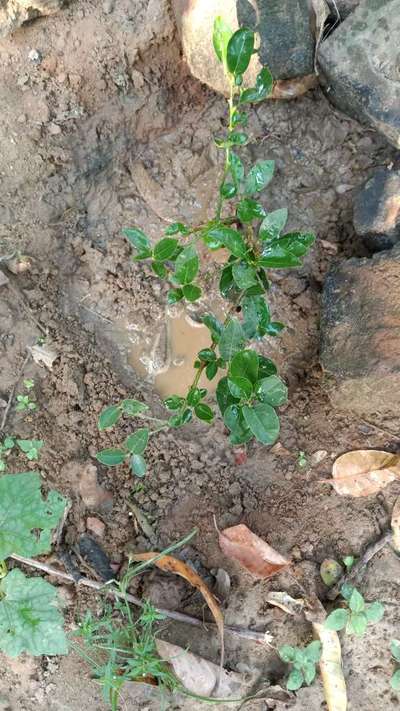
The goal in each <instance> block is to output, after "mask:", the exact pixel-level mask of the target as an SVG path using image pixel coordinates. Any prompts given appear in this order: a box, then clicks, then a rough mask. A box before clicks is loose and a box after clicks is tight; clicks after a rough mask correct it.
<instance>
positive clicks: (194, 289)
mask: <svg viewBox="0 0 400 711" xmlns="http://www.w3.org/2000/svg"><path fill="white" fill-rule="evenodd" d="M182 291H183V296H184V297H185V299H186V300H187V301H190V302H191V303H192V302H193V301H197V299H200V296H201V289H200V287H199V286H196V284H185V286H184V287H183V289H182Z"/></svg>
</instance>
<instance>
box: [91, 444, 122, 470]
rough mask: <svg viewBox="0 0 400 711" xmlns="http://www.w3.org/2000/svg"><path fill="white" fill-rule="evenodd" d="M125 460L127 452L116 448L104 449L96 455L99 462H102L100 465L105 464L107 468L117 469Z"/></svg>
mask: <svg viewBox="0 0 400 711" xmlns="http://www.w3.org/2000/svg"><path fill="white" fill-rule="evenodd" d="M125 458H126V452H124V451H123V450H122V449H118V448H116V447H110V448H109V449H102V450H101V451H100V452H97V454H96V459H97V461H98V462H100V464H105V465H106V467H116V466H117V465H118V464H122V462H123V461H125Z"/></svg>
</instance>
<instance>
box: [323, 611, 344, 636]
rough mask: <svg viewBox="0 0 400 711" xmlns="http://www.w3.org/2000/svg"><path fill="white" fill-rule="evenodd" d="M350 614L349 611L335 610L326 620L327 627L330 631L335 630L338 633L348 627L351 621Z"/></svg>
mask: <svg viewBox="0 0 400 711" xmlns="http://www.w3.org/2000/svg"><path fill="white" fill-rule="evenodd" d="M349 616H350V613H349V611H348V610H346V609H344V608H342V607H339V608H338V609H337V610H333V612H331V613H330V614H329V615H328V617H327V618H326V620H325V625H324V626H325V627H326V628H327V629H328V630H334V631H336V632H338V631H339V630H342V629H343V628H344V627H346V624H347V622H348V620H349Z"/></svg>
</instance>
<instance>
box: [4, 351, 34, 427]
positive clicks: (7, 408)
mask: <svg viewBox="0 0 400 711" xmlns="http://www.w3.org/2000/svg"><path fill="white" fill-rule="evenodd" d="M30 357H31V354H30V353H28V355H27V356H26V358H25V360H24V362H23V363H22V365H21V368H20V370H19V372H18V375H17V379H16V381H15V383H14V385H13V386H12V388H11V391H10V395H9V397H8V402H7V407H6V409H5V410H4V415H3V419H2V421H1V427H0V432H4V428H5V426H6V422H7V417H8V413H9V411H10V407H11V404H12V401H13V398H14V393H15V389H16V387H17V385H18V383H19V381H20V379H21V376H22V373H23V372H24V370H25V366H26V364H27V362H28V360H29V358H30Z"/></svg>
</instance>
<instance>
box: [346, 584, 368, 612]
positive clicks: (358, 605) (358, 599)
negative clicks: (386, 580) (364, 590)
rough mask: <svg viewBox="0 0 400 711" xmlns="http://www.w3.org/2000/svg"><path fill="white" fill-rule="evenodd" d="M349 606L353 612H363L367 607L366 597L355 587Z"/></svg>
mask: <svg viewBox="0 0 400 711" xmlns="http://www.w3.org/2000/svg"><path fill="white" fill-rule="evenodd" d="M349 607H350V610H351V611H352V612H362V611H363V610H364V609H365V602H364V598H363V596H362V595H361V593H359V592H358V590H356V589H355V588H354V590H353V592H352V593H351V597H350V600H349Z"/></svg>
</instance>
